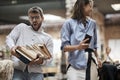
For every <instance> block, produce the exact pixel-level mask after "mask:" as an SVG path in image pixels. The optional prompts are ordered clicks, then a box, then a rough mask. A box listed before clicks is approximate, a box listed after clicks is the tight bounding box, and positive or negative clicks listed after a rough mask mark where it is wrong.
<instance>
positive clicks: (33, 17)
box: [29, 16, 40, 20]
mask: <svg viewBox="0 0 120 80" xmlns="http://www.w3.org/2000/svg"><path fill="white" fill-rule="evenodd" d="M39 18H40V16H30V17H29V19H31V20H33V19H39Z"/></svg>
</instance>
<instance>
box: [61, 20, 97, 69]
mask: <svg viewBox="0 0 120 80" xmlns="http://www.w3.org/2000/svg"><path fill="white" fill-rule="evenodd" d="M86 21H87V23H86V27H84V25H83V24H82V23H81V22H79V23H78V21H77V20H75V19H68V20H66V21H65V23H64V24H63V26H62V29H61V40H62V44H61V49H62V50H63V48H64V46H66V45H78V44H79V43H80V42H81V41H83V40H84V38H85V35H86V34H88V35H90V36H92V38H91V41H90V44H89V48H91V49H96V48H97V32H96V27H97V26H96V22H95V21H94V20H93V19H91V18H88V19H87V20H86ZM68 63H70V64H71V65H72V66H73V67H74V68H76V69H85V68H86V67H87V58H86V55H85V50H75V51H71V52H69V55H68Z"/></svg>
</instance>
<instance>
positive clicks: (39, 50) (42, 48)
mask: <svg viewBox="0 0 120 80" xmlns="http://www.w3.org/2000/svg"><path fill="white" fill-rule="evenodd" d="M15 51H16V53H17V54H18V55H19V57H18V58H19V59H20V60H21V61H22V62H24V63H25V64H29V63H30V62H31V61H32V60H34V59H36V58H38V57H41V58H43V59H50V58H51V57H52V56H51V54H50V52H49V50H48V49H47V47H46V45H45V44H42V45H41V44H34V45H29V46H28V45H27V46H18V47H17V48H16V50H15Z"/></svg>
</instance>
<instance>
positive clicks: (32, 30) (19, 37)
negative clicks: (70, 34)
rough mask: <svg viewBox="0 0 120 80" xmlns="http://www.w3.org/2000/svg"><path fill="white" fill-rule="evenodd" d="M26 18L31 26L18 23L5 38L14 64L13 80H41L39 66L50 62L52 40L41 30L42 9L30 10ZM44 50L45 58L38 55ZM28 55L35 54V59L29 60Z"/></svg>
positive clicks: (34, 8)
mask: <svg viewBox="0 0 120 80" xmlns="http://www.w3.org/2000/svg"><path fill="white" fill-rule="evenodd" d="M28 17H29V22H30V24H31V25H27V24H24V23H20V24H18V25H17V26H15V27H14V29H13V30H12V31H11V32H10V34H9V35H8V36H7V37H6V44H7V46H8V47H9V48H10V50H11V54H12V56H11V59H12V60H13V62H14V75H13V80H43V79H44V77H43V74H42V69H41V66H45V65H46V64H48V63H50V62H51V60H52V58H51V56H52V53H53V40H52V37H51V36H50V35H49V34H47V33H45V32H44V31H43V29H42V22H43V20H44V17H43V11H42V9H41V8H40V7H38V6H35V7H32V8H30V9H29V10H28ZM36 44H37V46H35V45H36ZM38 44H39V45H38ZM41 45H44V46H42V47H41ZM31 46H32V47H31ZM43 47H46V48H44V49H43ZM29 50H30V51H29ZM44 50H45V51H48V53H47V54H48V57H47V58H45V57H43V56H41V54H39V53H40V52H41V51H42V52H45V51H44ZM32 51H35V52H32ZM30 53H31V54H36V57H35V58H29V56H28V55H29V54H30ZM26 54H27V55H26ZM31 54H30V55H31ZM45 54H46V53H45Z"/></svg>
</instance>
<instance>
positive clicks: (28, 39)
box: [6, 23, 53, 73]
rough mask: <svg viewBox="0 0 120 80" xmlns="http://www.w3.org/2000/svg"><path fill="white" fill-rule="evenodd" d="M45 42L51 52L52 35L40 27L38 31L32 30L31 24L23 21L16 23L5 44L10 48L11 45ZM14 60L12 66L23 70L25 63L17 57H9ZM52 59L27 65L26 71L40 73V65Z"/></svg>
mask: <svg viewBox="0 0 120 80" xmlns="http://www.w3.org/2000/svg"><path fill="white" fill-rule="evenodd" d="M36 43H39V44H43V43H44V44H45V45H46V46H47V48H48V50H49V52H50V53H51V55H52V53H53V40H52V37H51V36H50V35H49V34H47V33H45V32H44V31H43V30H42V28H40V29H39V30H38V31H34V30H33V28H32V27H31V26H28V25H26V24H24V23H20V24H18V25H17V26H16V27H14V29H13V30H12V31H11V33H10V34H9V35H8V36H7V37H6V44H7V46H8V47H9V48H10V49H11V48H12V47H13V46H18V45H19V46H25V45H32V44H36ZM11 59H12V60H13V62H14V67H15V68H16V69H19V70H22V71H24V70H25V67H26V64H24V63H23V62H22V61H20V60H19V59H18V58H17V57H15V56H12V58H11ZM51 60H52V59H49V60H46V61H44V63H43V64H41V65H38V64H36V65H31V66H28V72H36V73H37V72H38V73H41V72H42V69H41V66H43V65H46V64H48V63H50V62H51Z"/></svg>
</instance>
